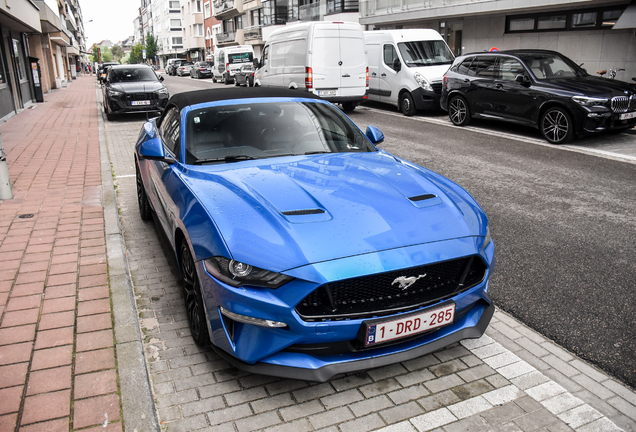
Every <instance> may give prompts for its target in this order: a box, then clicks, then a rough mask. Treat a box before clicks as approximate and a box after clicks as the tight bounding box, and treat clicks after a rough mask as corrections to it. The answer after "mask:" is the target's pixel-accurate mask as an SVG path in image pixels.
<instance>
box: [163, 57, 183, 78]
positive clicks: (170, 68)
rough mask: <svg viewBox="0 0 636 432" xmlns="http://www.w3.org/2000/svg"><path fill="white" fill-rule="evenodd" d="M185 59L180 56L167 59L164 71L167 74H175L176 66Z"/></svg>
mask: <svg viewBox="0 0 636 432" xmlns="http://www.w3.org/2000/svg"><path fill="white" fill-rule="evenodd" d="M186 61H187V60H186V59H182V58H173V59H168V63H167V64H166V73H167V74H168V75H172V76H174V75H176V74H177V67H178V66H179V65H180V64H181V63H183V62H186Z"/></svg>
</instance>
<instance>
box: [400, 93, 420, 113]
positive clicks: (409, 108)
mask: <svg viewBox="0 0 636 432" xmlns="http://www.w3.org/2000/svg"><path fill="white" fill-rule="evenodd" d="M400 111H402V114H404V115H405V116H407V117H411V116H412V115H414V114H415V113H416V112H417V108H415V101H414V100H413V96H411V93H409V92H405V93H403V94H402V96H400Z"/></svg>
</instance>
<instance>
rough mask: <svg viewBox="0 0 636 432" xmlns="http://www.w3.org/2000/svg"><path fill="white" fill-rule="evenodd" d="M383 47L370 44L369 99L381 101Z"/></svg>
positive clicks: (368, 53)
mask: <svg viewBox="0 0 636 432" xmlns="http://www.w3.org/2000/svg"><path fill="white" fill-rule="evenodd" d="M381 47H382V45H380V44H368V45H367V55H368V57H369V99H371V100H378V101H379V100H380V63H381V62H382V48H381Z"/></svg>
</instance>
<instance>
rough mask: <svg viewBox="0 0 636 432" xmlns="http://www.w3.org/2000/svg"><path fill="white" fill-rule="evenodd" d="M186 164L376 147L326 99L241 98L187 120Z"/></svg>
mask: <svg viewBox="0 0 636 432" xmlns="http://www.w3.org/2000/svg"><path fill="white" fill-rule="evenodd" d="M186 131H187V133H186V163H188V164H203V163H226V162H235V161H238V160H245V159H262V158H269V157H276V156H289V155H306V154H314V153H340V152H369V151H375V148H374V147H373V146H372V145H371V144H370V143H369V141H368V139H367V138H366V136H365V135H363V134H362V132H360V130H359V129H358V128H357V127H356V126H355V125H354V124H353V123H352V122H351V120H349V119H348V118H347V117H346V116H345V115H344V114H342V113H341V112H340V111H339V110H338V109H336V108H334V107H333V106H331V105H328V104H325V103H312V102H279V103H245V104H236V105H223V106H215V107H209V108H201V109H196V110H193V111H191V112H190V113H189V114H188V117H187V120H186Z"/></svg>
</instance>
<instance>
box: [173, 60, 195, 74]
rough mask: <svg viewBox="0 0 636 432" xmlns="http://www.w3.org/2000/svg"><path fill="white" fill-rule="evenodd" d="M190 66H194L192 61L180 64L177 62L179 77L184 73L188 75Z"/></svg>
mask: <svg viewBox="0 0 636 432" xmlns="http://www.w3.org/2000/svg"><path fill="white" fill-rule="evenodd" d="M192 66H194V63H192V62H182V63H181V64H179V66H177V67H176V68H177V75H179V76H180V77H182V76H184V75H190V69H192Z"/></svg>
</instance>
